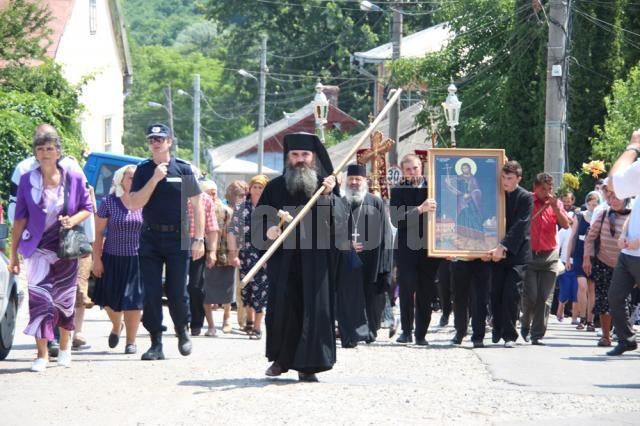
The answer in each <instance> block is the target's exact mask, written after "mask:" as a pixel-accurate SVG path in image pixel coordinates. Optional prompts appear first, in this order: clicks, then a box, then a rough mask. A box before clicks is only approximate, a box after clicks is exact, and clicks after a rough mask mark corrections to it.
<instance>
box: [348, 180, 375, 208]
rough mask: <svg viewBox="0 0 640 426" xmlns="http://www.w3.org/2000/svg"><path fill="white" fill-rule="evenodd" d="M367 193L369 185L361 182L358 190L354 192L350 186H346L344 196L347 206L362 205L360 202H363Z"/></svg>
mask: <svg viewBox="0 0 640 426" xmlns="http://www.w3.org/2000/svg"><path fill="white" fill-rule="evenodd" d="M367 192H369V185H368V184H367V182H362V185H360V188H358V189H355V190H354V189H351V187H350V186H347V189H346V191H345V194H344V196H345V198H346V199H347V201H348V202H349V204H351V205H352V206H359V205H360V203H362V200H364V197H365V196H366V195H367Z"/></svg>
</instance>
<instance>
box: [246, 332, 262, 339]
mask: <svg viewBox="0 0 640 426" xmlns="http://www.w3.org/2000/svg"><path fill="white" fill-rule="evenodd" d="M249 339H255V340H260V339H262V331H261V330H253V334H251V335H249Z"/></svg>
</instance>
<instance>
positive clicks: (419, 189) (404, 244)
mask: <svg viewBox="0 0 640 426" xmlns="http://www.w3.org/2000/svg"><path fill="white" fill-rule="evenodd" d="M400 168H401V169H402V176H403V182H402V183H401V184H400V185H398V186H397V187H395V188H392V189H391V220H392V222H393V225H394V226H395V227H396V228H398V235H397V249H396V250H397V253H396V254H397V256H396V257H397V271H398V273H397V279H398V285H399V286H400V322H401V324H402V334H401V335H400V337H398V339H397V340H396V341H397V342H398V343H410V342H412V340H413V339H412V331H413V320H414V317H415V322H416V329H415V337H416V345H428V342H427V340H426V335H427V329H428V328H429V322H431V302H432V301H433V298H434V296H435V293H436V285H435V277H436V273H437V272H438V265H439V263H440V259H434V258H429V257H427V223H426V222H427V215H426V214H425V213H428V212H433V211H435V209H436V202H435V200H433V199H427V187H426V185H425V180H424V177H423V175H422V162H421V160H420V158H419V157H418V156H417V155H414V154H407V155H405V156H404V157H403V158H402V161H401V162H400ZM414 295H415V303H414Z"/></svg>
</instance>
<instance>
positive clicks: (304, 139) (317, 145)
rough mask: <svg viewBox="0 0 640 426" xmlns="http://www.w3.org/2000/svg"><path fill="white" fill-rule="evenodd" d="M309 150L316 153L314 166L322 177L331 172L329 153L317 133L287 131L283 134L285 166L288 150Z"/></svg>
mask: <svg viewBox="0 0 640 426" xmlns="http://www.w3.org/2000/svg"><path fill="white" fill-rule="evenodd" d="M298 150H299V151H311V152H313V153H314V154H315V155H316V166H317V168H318V173H319V174H320V175H321V176H322V177H327V176H329V175H330V174H332V173H333V164H331V158H329V153H328V152H327V149H326V148H325V147H324V144H323V143H322V141H321V140H320V138H319V137H318V136H317V135H314V134H312V133H304V132H300V133H289V134H288V135H284V165H285V167H286V165H287V161H288V156H289V151H298Z"/></svg>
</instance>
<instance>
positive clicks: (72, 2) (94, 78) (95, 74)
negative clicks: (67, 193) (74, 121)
mask: <svg viewBox="0 0 640 426" xmlns="http://www.w3.org/2000/svg"><path fill="white" fill-rule="evenodd" d="M37 1H38V3H40V4H44V5H46V6H47V7H48V8H49V10H50V11H51V18H52V19H51V21H50V22H49V27H50V29H51V30H52V34H51V36H50V41H51V43H50V45H49V46H48V48H47V52H46V54H47V56H48V57H50V58H52V59H53V60H54V61H55V62H56V63H58V64H60V65H61V66H62V70H63V74H64V76H65V78H66V79H67V80H68V81H69V82H70V83H72V84H77V83H79V82H80V81H81V80H82V79H83V78H87V77H89V81H88V83H87V84H86V85H85V86H83V90H82V95H81V96H80V102H81V103H82V104H83V106H84V111H83V113H82V115H81V117H80V126H81V129H82V136H83V138H84V141H85V142H86V144H87V145H88V146H89V149H90V150H91V151H100V152H103V151H106V152H115V153H123V152H124V148H123V146H122V133H123V130H124V99H125V96H126V95H127V93H128V91H129V88H130V86H131V84H132V76H133V68H132V65H131V55H130V52H129V45H128V43H127V36H126V31H125V26H124V16H123V13H122V9H121V6H120V3H119V1H118V0H37ZM10 4H11V1H9V0H0V8H6V7H11V6H10ZM34 65H37V62H36V63H34Z"/></svg>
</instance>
